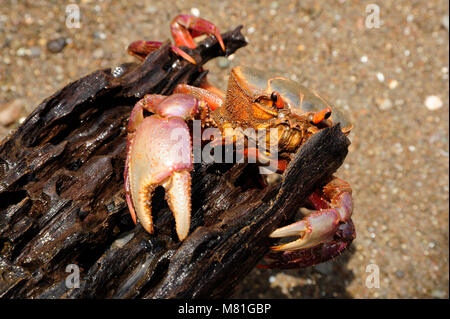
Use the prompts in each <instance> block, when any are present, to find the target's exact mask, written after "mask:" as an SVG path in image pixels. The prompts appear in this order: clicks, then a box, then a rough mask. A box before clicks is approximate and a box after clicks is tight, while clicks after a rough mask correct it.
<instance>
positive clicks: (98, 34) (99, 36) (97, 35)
mask: <svg viewBox="0 0 450 319" xmlns="http://www.w3.org/2000/svg"><path fill="white" fill-rule="evenodd" d="M94 38H96V39H100V40H105V39H106V34H105V33H103V32H99V31H95V32H94Z"/></svg>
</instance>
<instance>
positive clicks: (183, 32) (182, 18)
mask: <svg viewBox="0 0 450 319" xmlns="http://www.w3.org/2000/svg"><path fill="white" fill-rule="evenodd" d="M170 30H171V32H172V36H173V38H174V40H175V45H171V46H170V48H171V49H172V51H173V52H175V53H176V54H178V55H179V56H181V57H182V58H183V59H185V60H187V61H189V62H190V63H192V64H197V63H196V62H195V60H194V58H193V57H191V56H190V55H189V54H187V53H186V52H184V51H183V50H181V49H180V48H179V47H180V46H185V47H188V48H190V49H195V48H196V44H195V42H194V38H195V37H198V36H200V35H203V34H208V35H214V36H215V37H216V39H217V41H218V42H219V44H220V46H221V48H222V50H223V51H225V45H224V43H223V40H222V36H221V35H220V32H219V30H218V29H217V27H216V26H215V25H214V24H212V23H211V22H209V21H206V20H204V19H202V18H197V17H194V16H190V15H186V14H181V15H178V16H176V17H175V18H174V19H173V21H172V23H171V24H170ZM162 44H163V43H162V42H159V41H135V42H133V43H131V44H130V45H129V46H128V53H129V54H131V55H132V56H135V57H137V58H138V59H139V60H141V61H143V60H144V59H145V58H146V57H147V55H149V54H150V53H152V52H153V51H155V50H157V49H159V47H161V45H162Z"/></svg>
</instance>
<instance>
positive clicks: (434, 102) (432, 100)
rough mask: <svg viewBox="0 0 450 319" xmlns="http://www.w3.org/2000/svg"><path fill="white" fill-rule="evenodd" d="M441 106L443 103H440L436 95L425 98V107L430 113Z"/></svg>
mask: <svg viewBox="0 0 450 319" xmlns="http://www.w3.org/2000/svg"><path fill="white" fill-rule="evenodd" d="M443 104H444V103H442V100H441V98H440V97H439V96H436V95H430V96H427V98H426V99H425V106H426V107H427V109H429V110H430V111H435V110H438V109H440V108H441V107H442V106H443Z"/></svg>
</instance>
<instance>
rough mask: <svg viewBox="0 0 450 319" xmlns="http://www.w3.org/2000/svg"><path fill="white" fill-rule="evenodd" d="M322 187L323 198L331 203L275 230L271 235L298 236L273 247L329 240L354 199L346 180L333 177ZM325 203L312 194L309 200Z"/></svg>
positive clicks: (346, 217)
mask: <svg viewBox="0 0 450 319" xmlns="http://www.w3.org/2000/svg"><path fill="white" fill-rule="evenodd" d="M322 191H323V194H324V196H325V198H326V199H328V200H330V205H329V206H330V207H329V208H320V209H319V210H317V211H315V212H313V213H311V214H310V215H308V216H307V217H305V218H304V219H302V220H300V221H298V222H296V223H293V224H290V225H288V226H285V227H282V228H278V229H277V230H275V231H274V232H273V233H272V234H270V237H272V238H280V237H290V236H300V237H299V238H298V239H297V240H295V241H292V242H289V243H287V244H282V245H279V246H274V247H272V250H285V251H293V250H297V249H305V248H310V247H314V246H317V245H319V244H321V243H324V242H326V241H328V240H331V239H332V238H333V235H334V234H335V233H336V231H337V229H338V227H339V224H340V223H345V222H347V221H348V220H349V219H350V217H351V214H352V212H353V202H352V195H351V188H350V186H349V185H348V183H347V182H345V181H343V180H341V179H338V178H336V177H334V178H333V179H332V180H331V181H330V182H329V183H328V184H327V185H325V187H324V188H323V190H322ZM314 200H315V201H314ZM324 203H326V202H325V201H323V200H322V201H321V200H319V199H318V198H314V197H313V200H312V204H313V205H315V206H316V207H317V206H318V205H324Z"/></svg>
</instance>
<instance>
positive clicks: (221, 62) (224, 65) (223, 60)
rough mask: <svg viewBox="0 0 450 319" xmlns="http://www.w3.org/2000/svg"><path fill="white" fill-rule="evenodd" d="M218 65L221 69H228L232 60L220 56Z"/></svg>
mask: <svg viewBox="0 0 450 319" xmlns="http://www.w3.org/2000/svg"><path fill="white" fill-rule="evenodd" d="M217 66H218V67H219V68H221V69H226V68H228V67H229V66H230V61H229V60H228V59H227V58H225V57H223V56H221V57H218V58H217Z"/></svg>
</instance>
